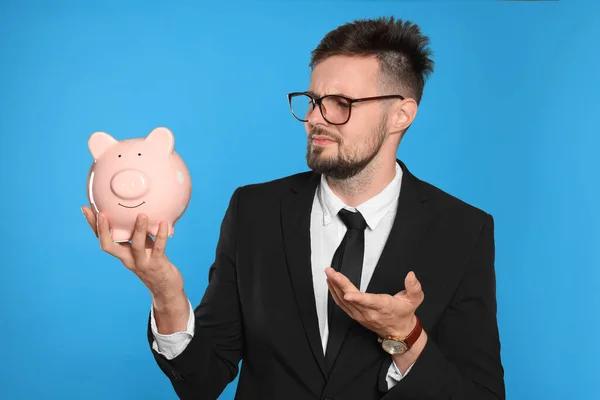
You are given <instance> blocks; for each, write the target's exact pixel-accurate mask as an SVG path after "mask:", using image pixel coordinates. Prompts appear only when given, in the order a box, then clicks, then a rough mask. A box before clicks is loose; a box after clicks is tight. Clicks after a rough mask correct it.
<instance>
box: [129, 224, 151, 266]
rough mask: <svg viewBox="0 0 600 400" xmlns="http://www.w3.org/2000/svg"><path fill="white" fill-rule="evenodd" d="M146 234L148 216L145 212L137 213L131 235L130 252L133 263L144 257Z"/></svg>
mask: <svg viewBox="0 0 600 400" xmlns="http://www.w3.org/2000/svg"><path fill="white" fill-rule="evenodd" d="M147 236H148V217H147V216H146V215H145V214H138V216H137V218H136V221H135V228H134V230H133V235H132V236H131V254H132V255H133V259H134V260H135V263H136V264H138V263H139V262H141V261H143V260H144V259H145V258H146V237H147Z"/></svg>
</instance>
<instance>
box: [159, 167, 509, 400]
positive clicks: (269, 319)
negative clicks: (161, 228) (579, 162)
mask: <svg viewBox="0 0 600 400" xmlns="http://www.w3.org/2000/svg"><path fill="white" fill-rule="evenodd" d="M399 163H400V165H401V167H402V169H403V173H404V174H403V179H402V187H401V190H400V198H399V204H398V211H397V216H396V219H395V222H394V224H393V227H392V230H391V233H390V236H389V239H388V241H387V243H386V245H385V248H384V250H383V253H382V255H381V258H380V260H379V263H378V265H377V267H376V269H375V272H374V274H373V276H372V279H371V281H370V284H369V286H368V290H367V291H368V292H372V293H388V294H390V295H393V294H396V293H398V292H400V291H402V290H403V289H404V279H405V277H406V274H407V273H408V272H409V271H410V270H414V271H415V273H416V275H417V278H418V279H419V280H420V282H421V284H422V287H423V290H424V293H425V300H424V302H423V304H422V305H421V306H420V307H419V309H418V310H417V315H418V316H419V318H420V319H421V321H422V324H423V327H424V329H425V330H426V331H427V333H428V335H429V340H428V342H427V345H426V347H425V349H424V350H423V352H422V354H421V356H420V358H419V359H418V361H417V362H416V364H415V365H414V367H413V369H412V370H411V371H410V373H409V374H408V375H407V376H406V377H405V378H404V379H403V380H402V381H400V382H399V383H398V384H397V385H396V386H395V387H393V388H392V389H391V390H389V391H388V390H387V384H386V382H385V375H386V373H387V369H388V366H389V365H390V363H391V361H392V359H391V357H390V356H389V355H388V354H387V353H385V352H384V351H383V350H382V349H381V345H380V344H379V343H378V342H377V336H376V335H375V334H374V333H373V332H371V331H369V330H367V329H365V328H364V327H362V326H361V325H359V324H358V323H356V322H355V321H353V320H350V319H348V322H349V323H348V330H347V334H346V337H345V340H344V342H343V345H342V347H341V349H340V350H339V353H338V356H337V359H336V361H335V363H334V365H332V366H328V365H327V364H326V362H325V358H324V356H323V351H322V347H321V339H320V335H319V329H318V323H317V314H316V309H315V299H314V293H313V285H312V273H311V258H310V254H311V249H310V213H311V207H312V203H313V197H314V194H315V190H316V188H317V186H318V184H319V178H320V176H319V175H318V174H315V173H313V172H304V173H300V174H297V175H293V176H289V177H286V178H283V179H279V180H275V181H272V182H268V183H261V184H255V185H249V186H244V187H241V188H238V189H237V190H235V192H234V194H233V196H232V198H231V201H230V204H229V207H228V209H227V211H226V213H225V217H224V219H223V222H222V226H221V232H220V237H219V241H218V245H217V249H216V259H215V262H214V264H213V265H212V266H211V268H210V271H209V284H208V287H207V289H206V292H205V294H204V297H203V298H202V301H201V303H200V305H199V306H198V307H197V308H196V310H195V317H196V325H195V335H194V337H193V339H192V341H191V342H190V344H189V345H188V346H187V348H186V349H185V350H184V351H183V353H182V354H181V355H179V356H178V357H176V358H175V359H173V360H170V361H169V360H167V359H165V358H164V357H163V356H161V355H159V354H158V353H156V352H154V351H153V353H154V356H155V359H156V361H157V363H158V365H159V367H160V368H161V369H162V371H163V372H164V373H165V374H166V375H167V377H168V378H169V379H170V381H171V383H172V385H173V387H174V389H175V391H176V393H177V394H178V395H179V397H180V398H181V399H216V398H218V396H219V395H220V393H221V392H222V391H223V389H224V388H225V386H226V385H227V384H228V383H230V382H231V381H232V380H233V379H234V378H235V377H236V375H237V373H238V363H239V361H240V360H242V364H241V365H242V366H241V372H240V376H239V382H238V386H237V394H236V399H239V400H250V399H257V400H270V399H277V400H312V399H315V400H316V399H340V400H354V399H356V400H372V399H382V400H401V399H403V400H404V399H405V400H409V399H411V400H412V399H461V400H462V399H465V400H488V399H504V398H505V389H504V379H503V367H502V364H501V359H500V342H499V335H498V328H497V322H496V293H495V271H494V257H495V255H494V225H493V219H492V217H491V216H490V215H489V214H487V213H485V212H483V211H481V210H479V209H477V208H475V207H473V206H470V205H468V204H466V203H464V202H462V201H460V200H458V199H456V198H454V197H452V196H450V195H448V194H446V193H444V192H443V191H441V190H440V189H437V188H436V187H434V186H432V185H430V184H428V183H426V182H423V181H421V180H419V179H417V178H416V177H415V176H414V175H412V174H411V173H410V172H409V171H408V169H407V168H406V166H405V165H404V164H403V163H402V162H400V161H399ZM148 340H149V342H150V343H152V340H153V337H152V332H151V330H150V324H149V325H148Z"/></svg>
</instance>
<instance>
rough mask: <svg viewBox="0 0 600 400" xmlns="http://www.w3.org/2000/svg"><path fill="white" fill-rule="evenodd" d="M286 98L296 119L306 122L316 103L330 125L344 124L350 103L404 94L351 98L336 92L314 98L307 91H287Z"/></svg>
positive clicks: (347, 117) (398, 97) (402, 98)
mask: <svg viewBox="0 0 600 400" xmlns="http://www.w3.org/2000/svg"><path fill="white" fill-rule="evenodd" d="M287 98H288V102H289V103H290V111H291V112H292V115H293V116H294V117H295V118H296V119H297V120H298V121H300V122H307V121H308V119H307V118H308V115H309V114H310V113H311V112H312V111H313V110H314V109H315V107H316V106H317V105H318V106H319V109H320V110H321V115H322V116H323V119H325V121H327V122H328V123H330V124H331V125H344V124H345V123H346V122H348V121H349V120H350V115H351V114H352V104H354V103H360V102H363V101H371V100H384V99H400V100H404V96H400V95H399V94H390V95H385V96H374V97H363V98H360V99H352V98H350V97H346V96H341V95H336V94H329V95H326V96H323V97H319V98H315V97H313V96H312V95H311V94H310V93H308V92H293V93H289V94H288V95H287Z"/></svg>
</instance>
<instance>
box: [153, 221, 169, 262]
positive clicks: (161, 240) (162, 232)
mask: <svg viewBox="0 0 600 400" xmlns="http://www.w3.org/2000/svg"><path fill="white" fill-rule="evenodd" d="M168 230H169V228H168V226H167V223H166V222H165V221H161V223H160V224H158V233H157V234H156V239H155V240H154V247H153V249H152V257H163V256H164V254H165V248H166V247H167V234H168Z"/></svg>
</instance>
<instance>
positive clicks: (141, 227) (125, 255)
mask: <svg viewBox="0 0 600 400" xmlns="http://www.w3.org/2000/svg"><path fill="white" fill-rule="evenodd" d="M81 210H82V211H83V214H84V215H85V218H86V220H87V222H88V223H89V224H90V227H91V228H92V231H93V232H94V234H95V235H96V237H98V238H99V239H100V247H101V248H102V250H104V251H105V252H107V253H108V254H110V255H112V256H114V257H116V258H118V259H119V260H120V261H121V262H122V263H123V265H125V267H127V269H129V270H130V271H132V272H133V273H134V274H135V275H136V276H137V277H138V278H140V280H141V281H142V282H143V283H144V285H145V286H146V287H147V288H148V289H149V290H150V293H151V294H152V296H153V299H154V301H155V306H156V305H157V304H156V303H157V302H158V303H163V304H165V305H166V303H168V302H169V301H171V300H172V299H182V296H181V295H182V294H183V278H182V276H181V274H180V272H179V271H178V270H177V268H176V267H175V266H174V265H173V264H171V262H170V261H169V259H168V258H167V256H166V254H165V248H166V245H167V230H168V228H167V224H166V222H164V221H163V222H161V223H160V225H159V229H158V233H157V235H156V240H155V241H153V240H152V238H151V237H150V235H148V218H147V216H146V215H144V214H139V215H138V218H137V221H136V226H135V231H134V233H133V237H132V239H131V243H129V242H125V243H115V242H114V241H113V240H112V237H111V233H110V229H109V223H108V220H107V218H106V217H105V216H104V215H103V214H102V213H100V214H99V215H98V219H97V220H96V215H95V214H94V212H93V211H92V210H91V209H90V208H89V207H82V208H81Z"/></svg>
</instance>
